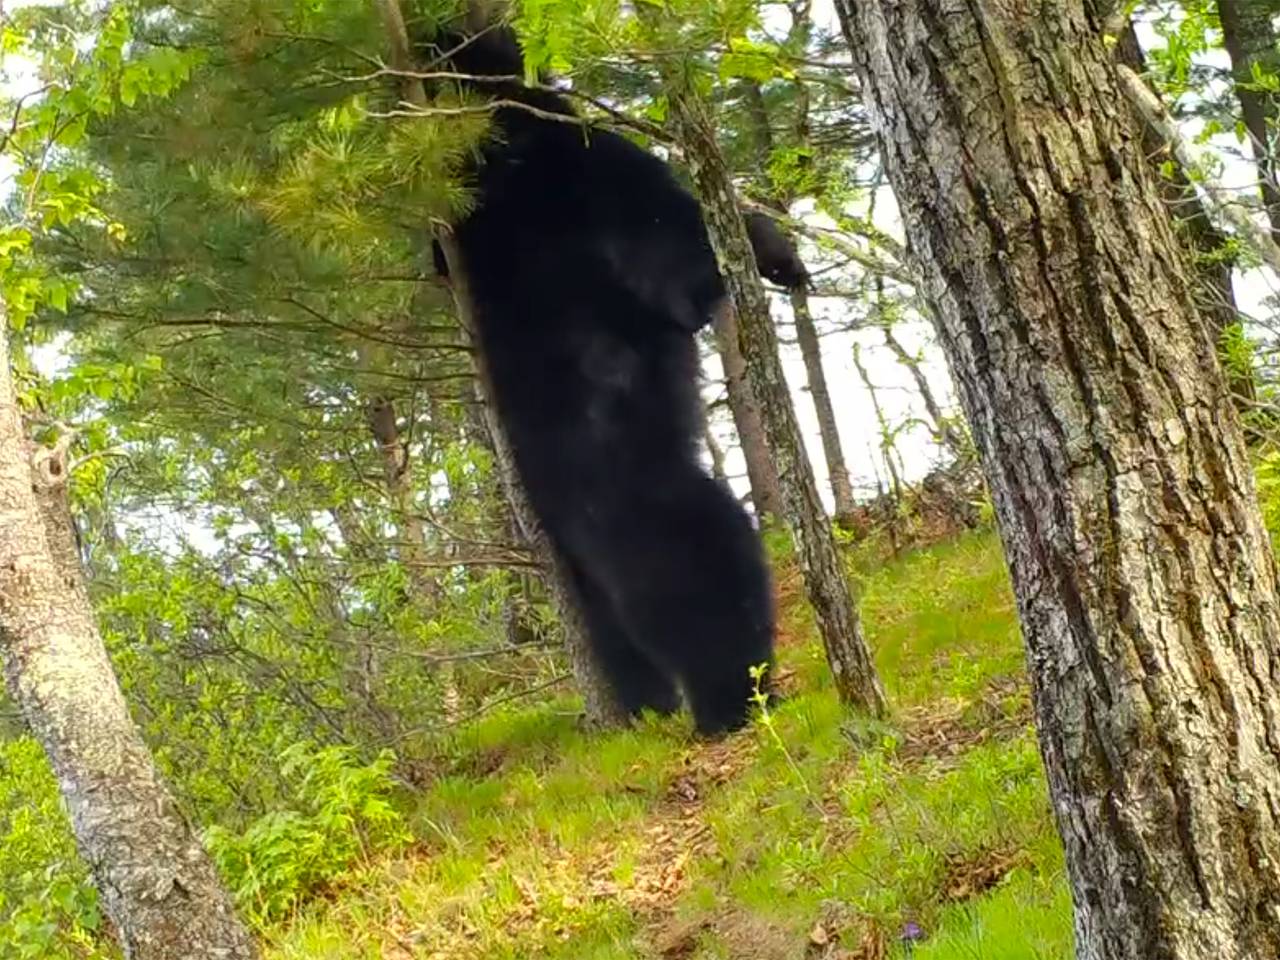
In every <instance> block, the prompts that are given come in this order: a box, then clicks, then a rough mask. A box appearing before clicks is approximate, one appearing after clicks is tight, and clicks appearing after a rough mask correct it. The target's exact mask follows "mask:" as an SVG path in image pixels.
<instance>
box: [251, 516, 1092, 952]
mask: <svg viewBox="0 0 1280 960" xmlns="http://www.w3.org/2000/svg"><path fill="white" fill-rule="evenodd" d="M853 563H854V564H855V566H856V565H858V561H856V560H855V561H853ZM865 565H866V566H868V567H872V566H874V569H873V570H871V572H866V571H862V572H858V571H855V577H856V579H857V581H858V585H859V589H860V603H861V608H862V613H863V617H864V621H865V626H866V630H867V634H868V637H869V639H870V642H871V643H872V645H873V647H874V649H875V652H876V661H877V663H878V665H879V669H880V671H881V676H882V678H883V680H884V682H885V685H886V688H887V691H888V693H889V696H890V700H891V701H892V703H893V705H894V714H893V716H892V718H891V719H890V720H889V721H888V722H884V723H879V722H876V723H872V722H868V721H866V720H860V719H858V718H856V717H851V716H850V715H849V714H847V713H845V712H844V711H842V710H841V709H840V708H839V706H838V705H837V704H836V702H835V698H834V694H833V691H832V687H831V684H830V680H829V677H828V674H827V670H826V665H825V662H824V659H823V654H822V650H821V647H820V645H819V643H818V642H817V640H816V637H815V635H814V632H813V628H812V625H811V623H809V622H808V621H807V619H806V617H805V615H804V612H803V611H804V607H803V604H802V602H801V599H800V595H799V594H800V585H799V583H798V577H797V576H796V575H795V574H783V575H781V576H780V577H779V584H778V592H779V596H780V603H781V609H782V626H781V633H782V638H781V641H780V644H781V650H780V664H779V675H780V678H781V680H782V682H783V686H784V689H785V690H786V692H787V698H786V699H785V701H783V702H782V703H781V704H780V705H779V706H777V707H776V708H775V709H774V710H772V711H771V713H770V714H769V715H768V716H766V717H764V718H762V719H761V720H759V721H758V722H757V723H756V724H755V725H754V726H753V727H752V728H750V729H748V730H747V731H744V732H743V733H741V734H738V735H736V736H734V737H731V738H729V739H728V740H725V741H722V742H718V743H703V742H699V741H697V740H695V739H693V738H692V737H691V735H690V726H689V721H688V719H687V718H686V717H676V718H669V719H663V720H655V721H652V722H649V723H646V724H643V725H641V726H640V727H639V728H637V729H633V730H628V731H623V732H617V733H611V734H606V735H601V734H588V733H584V732H583V731H581V730H580V729H579V726H578V721H577V717H576V714H575V713H574V711H573V709H572V703H571V701H569V700H567V699H566V700H560V701H556V702H552V703H548V704H542V705H537V706H533V705H525V706H523V707H512V708H511V709H510V710H509V711H508V712H505V713H502V714H496V715H492V716H490V717H488V718H486V719H485V720H484V721H483V722H482V723H481V724H480V725H479V726H478V727H476V728H475V729H473V730H471V731H469V732H468V734H467V735H466V737H465V740H464V741H462V742H460V743H459V744H458V746H457V754H456V757H455V759H454V761H453V766H452V769H451V771H450V772H449V773H448V775H446V776H444V777H442V778H440V779H439V780H437V781H436V782H435V783H434V784H433V785H432V786H431V787H430V788H429V789H428V790H427V791H426V792H425V793H424V794H422V795H421V796H420V797H419V798H418V799H417V800H416V808H415V812H414V813H413V815H412V820H411V822H412V825H413V827H414V831H415V835H416V837H417V838H418V839H417V841H416V842H415V843H414V844H413V845H411V846H410V847H409V848H407V849H406V850H404V851H403V852H401V853H399V854H397V855H396V856H395V857H394V858H389V859H388V858H384V859H381V860H379V861H377V862H374V863H371V864H370V865H369V866H367V867H366V868H364V869H363V870H362V871H361V872H360V873H358V874H357V875H355V876H352V877H350V878H349V879H348V880H347V881H346V882H345V883H343V884H342V886H341V887H340V888H338V889H334V890H332V891H330V893H329V895H328V897H327V898H325V899H322V900H321V901H319V902H312V903H311V904H310V905H309V906H308V907H307V908H306V909H304V910H303V911H302V912H301V913H300V914H299V915H297V916H296V917H294V918H292V919H291V920H290V921H289V922H288V923H287V924H283V925H281V926H280V927H278V928H276V929H275V930H273V931H271V932H270V933H271V935H270V937H269V940H268V946H267V950H266V954H267V957H268V958H269V960H295V958H296V960H303V958H306V960H326V958H331V960H338V958H343V960H346V958H379V960H411V958H439V960H445V958H448V960H471V958H477V960H478V958H485V960H503V958H511V960H515V958H522V960H523V958H542V957H546V958H560V960H570V958H572V960H606V958H608V960H632V958H635V960H640V958H645V960H650V958H652V960H711V958H733V960H801V958H842V960H888V958H907V957H910V958H911V960H953V958H955V960H958V958H965V960H1015V958H1016V960H1029V958H1039V960H1058V958H1062V960H1066V958H1067V957H1069V956H1070V955H1071V920H1070V906H1069V898H1068V894H1067V889H1066V883H1065V879H1064V873H1063V864H1062V854H1061V849H1060V846H1059V843H1058V840H1057V837H1056V835H1055V833H1054V829H1053V823H1052V819H1051V815H1050V811H1049V806H1048V800H1047V795H1046V789H1045V784H1044V777H1043V772H1042V769H1041V765H1040V759H1039V755H1038V753H1037V750H1036V744H1035V738H1034V734H1033V732H1032V729H1031V717H1030V705H1029V700H1028V692H1027V688H1026V683H1025V677H1024V673H1023V666H1022V661H1023V658H1022V648H1021V643H1020V639H1019V636H1018V631H1017V625H1016V618H1015V615H1014V608H1013V599H1012V596H1011V594H1010V592H1009V586H1008V578H1007V575H1006V573H1005V569H1004V565H1003V561H1002V558H1001V554H1000V549H999V544H998V543H997V541H996V540H995V538H994V536H993V535H990V534H974V535H969V536H965V537H963V538H961V539H958V540H955V541H951V542H948V543H945V544H941V545H937V546H934V547H931V548H928V549H924V550H920V551H918V552H915V553H912V554H910V555H908V556H906V557H903V558H900V559H897V560H893V561H890V562H889V563H887V564H882V563H876V564H870V563H866V564H865Z"/></svg>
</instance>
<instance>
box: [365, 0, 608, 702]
mask: <svg viewBox="0 0 1280 960" xmlns="http://www.w3.org/2000/svg"><path fill="white" fill-rule="evenodd" d="M376 5H377V7H378V12H379V14H380V15H381V17H382V22H383V25H384V26H385V27H386V31H387V41H388V44H389V46H390V57H389V62H390V64H391V67H392V69H393V70H397V71H400V72H401V73H403V74H406V76H404V77H403V78H402V80H401V83H400V89H401V93H402V95H403V96H404V98H405V100H406V101H407V102H408V103H410V104H412V105H413V106H416V107H425V106H426V105H427V100H426V93H425V92H424V90H423V88H422V85H421V84H420V83H418V82H417V81H416V80H414V79H413V78H412V77H409V76H407V74H409V73H411V72H413V69H414V61H413V56H412V53H411V48H410V45H409V33H408V30H407V29H406V28H405V22H404V16H403V14H402V12H401V10H400V4H399V0H376ZM438 240H439V242H440V246H441V247H442V248H443V250H444V253H445V260H446V263H447V265H448V268H449V286H450V288H451V290H452V291H453V298H454V303H455V304H456V305H457V311H458V319H459V321H460V323H461V324H462V327H463V329H464V330H465V331H466V332H468V334H469V333H470V331H471V329H472V324H471V297H470V294H469V293H468V290H467V274H466V269H465V267H464V265H463V263H462V260H461V258H460V257H459V255H458V250H457V245H456V244H455V243H454V242H453V238H452V236H450V235H449V234H448V233H447V232H442V233H441V234H440V235H439V237H438ZM473 339H474V338H473ZM472 356H473V357H474V358H475V362H476V384H477V391H478V393H479V399H480V401H481V404H482V409H483V410H484V416H485V423H486V426H487V427H488V432H489V439H490V441H491V442H492V444H493V450H494V460H495V462H496V464H497V467H498V474H499V476H500V478H501V479H502V484H503V487H504V489H505V490H506V494H507V500H508V502H509V503H510V504H511V511H512V513H513V514H514V516H515V519H516V522H517V523H518V524H519V525H520V527H521V529H522V530H523V531H524V535H525V539H526V540H527V541H528V543H529V545H530V547H531V548H532V549H533V553H534V556H535V557H536V558H537V559H538V560H539V561H540V562H541V563H542V564H543V565H544V568H545V569H546V570H547V587H548V592H549V593H550V594H551V602H552V604H553V606H554V607H555V609H556V613H557V615H558V616H559V619H560V626H561V629H562V630H563V631H564V642H565V649H566V652H567V653H568V656H569V664H570V668H571V669H572V671H573V675H574V679H575V680H576V681H577V684H578V689H579V691H580V692H581V693H582V698H583V708H584V711H585V713H586V720H587V723H588V724H590V725H592V726H597V727H611V726H619V725H621V724H623V723H625V722H626V719H627V718H626V713H625V711H624V710H623V709H622V706H621V704H620V703H619V702H618V700H617V698H616V697H615V696H614V695H613V691H612V689H611V688H610V687H609V685H608V683H607V682H606V681H605V678H604V674H603V673H602V672H601V671H600V669H599V666H598V665H597V664H596V661H595V658H594V656H593V655H592V653H591V646H590V642H589V640H588V637H587V629H586V624H585V623H584V621H583V619H582V615H581V614H580V613H579V609H580V607H579V604H578V601H577V598H576V597H575V595H574V593H573V590H572V588H571V587H570V586H569V579H568V577H567V575H566V573H565V570H564V566H563V563H562V562H561V560H560V558H559V556H558V554H557V553H556V550H555V548H554V547H553V546H552V544H551V541H550V539H549V538H548V537H547V535H546V532H545V531H544V530H543V529H542V525H541V524H540V523H538V520H537V516H536V515H535V514H534V512H533V508H532V507H531V506H530V505H529V501H528V499H527V498H526V497H525V495H524V489H523V488H522V487H521V485H520V480H519V476H518V474H517V473H516V467H515V458H514V457H513V456H512V453H511V447H510V445H509V444H508V443H507V438H506V433H505V431H504V430H503V429H502V424H501V423H500V422H499V421H498V417H497V413H496V411H495V409H494V405H493V404H492V403H489V402H487V398H488V397H489V396H491V390H490V388H489V385H488V384H489V379H488V375H487V373H486V370H485V364H484V357H483V356H481V354H480V352H479V350H478V349H477V350H475V351H474V352H473V353H472Z"/></svg>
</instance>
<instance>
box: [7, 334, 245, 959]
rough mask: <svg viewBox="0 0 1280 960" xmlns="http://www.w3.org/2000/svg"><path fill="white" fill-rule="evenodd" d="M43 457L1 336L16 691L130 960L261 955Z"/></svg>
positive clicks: (59, 470) (57, 472)
mask: <svg viewBox="0 0 1280 960" xmlns="http://www.w3.org/2000/svg"><path fill="white" fill-rule="evenodd" d="M3 322H4V311H3V309H0V329H3V328H4V323H3ZM34 459H35V462H36V463H37V464H38V467H39V469H38V470H35V471H33V469H32V462H33V458H32V456H31V453H30V451H29V450H28V444H27V439H26V434H25V431H24V429H23V425H22V420H21V417H20V416H19V414H18V407H17V400H16V398H15V396H14V392H13V382H12V380H11V378H10V373H9V351H8V342H7V339H4V338H0V654H3V659H4V669H5V679H6V681H7V683H8V688H9V691H10V694H11V696H12V697H13V699H14V701H15V702H16V703H17V704H18V706H19V707H20V708H21V710H22V714H23V717H24V719H25V720H26V723H27V726H28V728H29V730H30V731H31V733H32V735H33V736H35V737H36V739H37V740H39V741H40V743H41V745H42V746H43V747H44V749H45V753H46V754H47V755H48V757H49V763H50V765H51V766H52V768H53V772H54V774H55V776H56V777H57V778H58V785H59V787H60V788H61V791H62V796H63V799H64V800H65V802H66V804H67V811H68V813H69V814H70V816H71V825H72V829H73V830H74V831H75V836H76V843H77V846H78V847H79V849H80V853H81V855H82V856H83V857H84V859H85V862H86V863H87V864H88V866H89V871H90V874H91V875H92V877H93V880H94V883H95V885H96V886H97V888H98V891H99V892H100V894H101V896H102V903H103V906H104V908H105V909H106V913H107V916H109V917H110V918H111V922H112V923H113V924H114V925H115V929H116V934H117V936H118V938H119V941H120V945H121V947H122V949H123V950H124V953H125V956H126V957H129V958H131V960H171V958H173V957H184V958H186V957H190V958H192V960H215V958H216V960H249V958H253V957H256V956H257V955H258V954H257V948H256V946H255V945H254V942H253V940H252V939H251V938H250V936H249V933H248V931H247V930H246V929H245V928H244V926H243V925H242V924H241V923H240V921H239V920H238V919H237V918H236V915H235V910H234V908H233V906H232V903H231V898H230V897H229V896H228V895H227V893H226V891H225V890H224V889H223V887H222V884H221V882H220V880H219V878H218V875H217V873H216V872H215V870H214V868H213V864H212V863H211V862H210V860H209V858H208V856H207V855H206V854H205V851H204V848H203V847H202V846H201V845H200V840H199V838H198V837H197V836H196V834H195V831H194V830H193V829H192V827H191V824H190V823H188V822H187V820H186V818H185V817H184V816H183V815H182V812H181V811H180V810H179V809H178V806H177V804H176V803H175V802H174V800H173V797H172V795H171V794H170V793H169V790H168V788H167V787H166V786H165V784H164V781H163V780H162V779H161V777H160V774H159V771H157V770H156V767H155V764H154V763H153V761H152V759H151V754H150V753H149V752H148V750H147V747H146V744H145V743H143V741H142V736H141V734H140V733H139V732H138V728H137V727H136V726H135V725H134V723H133V719H132V717H130V715H129V708H128V707H127V706H126V705H125V701H124V696H123V694H122V693H121V692H120V685H119V683H117V681H116V676H115V672H114V671H113V669H112V666H111V661H110V659H108V657H107V651H106V648H105V647H104V646H103V643H102V637H101V635H100V634H99V633H98V627H97V623H96V621H95V620H94V616H93V611H92V609H91V608H90V605H89V598H88V593H87V591H86V590H85V587H84V580H83V575H82V573H81V569H80V557H79V554H78V552H77V550H76V542H75V534H74V530H73V528H72V526H71V518H70V512H69V511H68V509H67V504H66V499H65V480H66V477H65V470H66V467H65V464H64V463H63V461H62V459H61V457H60V456H54V457H49V456H48V455H47V454H45V453H44V452H39V451H38V452H37V454H36V456H35V458H34Z"/></svg>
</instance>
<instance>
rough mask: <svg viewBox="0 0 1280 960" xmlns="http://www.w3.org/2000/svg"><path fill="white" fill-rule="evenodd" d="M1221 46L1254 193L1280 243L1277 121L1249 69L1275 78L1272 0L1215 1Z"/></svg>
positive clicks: (1273, 103) (1279, 58) (1277, 7)
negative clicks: (1249, 152)
mask: <svg viewBox="0 0 1280 960" xmlns="http://www.w3.org/2000/svg"><path fill="white" fill-rule="evenodd" d="M1217 6H1218V22H1219V23H1221V24H1222V43H1223V46H1225V47H1226V48H1227V56H1228V57H1230V58H1231V75H1232V79H1233V80H1234V81H1235V94H1236V99H1237V100H1238V101H1239V102H1240V113H1241V115H1242V116H1243V119H1244V126H1245V129H1246V130H1247V131H1248V132H1249V142H1250V146H1251V147H1252V148H1253V159H1254V162H1255V163H1256V164H1257V167H1258V189H1259V191H1260V192H1261V194H1262V205H1263V206H1264V207H1265V208H1266V211H1267V220H1268V221H1269V222H1270V224H1271V236H1272V237H1273V238H1274V239H1275V241H1276V242H1277V243H1280V181H1277V179H1276V151H1275V143H1276V137H1277V134H1278V133H1280V131H1277V129H1276V124H1277V121H1280V111H1278V110H1277V100H1276V97H1275V95H1274V94H1272V93H1269V92H1268V91H1266V90H1263V89H1259V85H1258V84H1257V83H1256V82H1255V81H1254V79H1253V70H1254V67H1255V66H1257V67H1261V68H1263V69H1264V71H1265V72H1266V73H1269V74H1271V75H1273V76H1274V75H1275V73H1276V71H1277V70H1278V69H1280V49H1277V47H1276V30H1275V17H1276V15H1277V14H1280V4H1277V3H1276V0H1218V5H1217Z"/></svg>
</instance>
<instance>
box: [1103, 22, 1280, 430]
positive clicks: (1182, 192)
mask: <svg viewBox="0 0 1280 960" xmlns="http://www.w3.org/2000/svg"><path fill="white" fill-rule="evenodd" d="M1115 55H1116V59H1117V60H1118V61H1119V62H1120V63H1122V64H1124V65H1125V66H1126V67H1128V68H1129V69H1131V70H1133V72H1134V73H1136V74H1138V75H1139V76H1141V75H1142V74H1143V73H1145V72H1146V68H1147V67H1146V58H1145V57H1144V56H1143V53H1142V46H1141V45H1140V44H1139V43H1138V35H1137V33H1136V32H1135V31H1134V29H1133V24H1132V23H1130V24H1128V25H1127V26H1126V27H1125V30H1124V32H1123V33H1122V34H1120V36H1119V38H1117V42H1116V48H1115ZM1152 96H1155V94H1154V93H1153V94H1152ZM1139 122H1141V123H1142V149H1143V151H1144V152H1145V153H1146V155H1147V160H1148V162H1149V163H1150V164H1151V167H1152V169H1153V170H1154V171H1156V183H1157V184H1158V185H1159V188H1160V195H1161V196H1162V197H1163V198H1164V202H1165V205H1166V206H1167V207H1168V209H1169V212H1170V213H1171V214H1172V215H1173V219H1174V223H1175V225H1176V226H1177V233H1178V236H1179V238H1180V239H1181V240H1182V242H1183V243H1184V244H1186V249H1187V252H1188V254H1189V255H1190V256H1191V258H1192V266H1193V268H1194V272H1193V276H1194V277H1195V284H1194V286H1193V288H1192V290H1193V293H1194V294H1195V300H1196V309H1197V311H1198V312H1199V314H1200V317H1201V319H1203V320H1204V323H1205V326H1206V327H1207V328H1208V330H1209V333H1210V335H1211V336H1212V337H1213V342H1214V345H1215V346H1217V347H1219V348H1221V346H1222V335H1223V333H1224V332H1225V331H1226V330H1227V328H1228V327H1230V326H1231V325H1232V324H1234V323H1237V322H1238V321H1239V320H1240V311H1239V309H1238V308H1237V306H1236V293H1235V287H1234V286H1233V285H1232V282H1231V267H1232V264H1231V259H1230V258H1228V257H1226V256H1224V253H1223V251H1224V250H1225V249H1226V243H1227V238H1226V236H1225V235H1224V234H1223V233H1222V231H1221V230H1219V229H1218V227H1217V225H1216V224H1215V223H1214V222H1213V219H1212V218H1211V217H1210V216H1209V211H1208V210H1206V209H1205V206H1204V204H1203V203H1202V202H1201V200H1200V194H1199V193H1198V192H1197V191H1196V186H1195V183H1194V182H1193V181H1192V179H1191V177H1190V176H1189V175H1188V174H1187V171H1186V169H1185V168H1184V167H1183V166H1182V164H1181V163H1179V162H1178V159H1177V157H1176V156H1173V155H1171V153H1170V151H1169V149H1168V144H1166V143H1165V142H1164V139H1163V138H1162V137H1161V136H1160V133H1159V131H1157V130H1154V129H1152V127H1151V125H1150V124H1148V123H1146V122H1144V121H1141V119H1140V121H1139ZM1278 215H1280V213H1278ZM1227 385H1228V386H1229V387H1230V388H1231V392H1232V393H1233V394H1234V395H1235V398H1236V404H1237V408H1238V409H1239V410H1241V411H1242V412H1243V411H1245V410H1248V409H1249V408H1250V406H1251V405H1252V401H1253V399H1254V397H1255V396H1256V391H1255V389H1254V379H1253V375H1252V373H1251V372H1248V371H1229V372H1228V379H1227Z"/></svg>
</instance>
